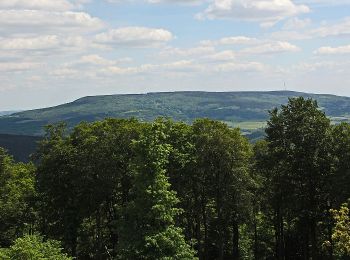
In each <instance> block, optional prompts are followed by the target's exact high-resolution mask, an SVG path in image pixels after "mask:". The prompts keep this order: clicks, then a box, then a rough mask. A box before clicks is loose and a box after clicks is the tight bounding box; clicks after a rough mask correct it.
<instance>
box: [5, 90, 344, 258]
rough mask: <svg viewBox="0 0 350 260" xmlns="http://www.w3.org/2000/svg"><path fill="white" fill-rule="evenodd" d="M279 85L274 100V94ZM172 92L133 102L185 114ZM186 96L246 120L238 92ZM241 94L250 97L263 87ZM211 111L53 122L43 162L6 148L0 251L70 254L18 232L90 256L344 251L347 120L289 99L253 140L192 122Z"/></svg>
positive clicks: (219, 125) (325, 254)
mask: <svg viewBox="0 0 350 260" xmlns="http://www.w3.org/2000/svg"><path fill="white" fill-rule="evenodd" d="M236 94H237V93H236ZM280 94H281V93H280ZM280 94H278V93H270V94H269V95H270V96H269V97H270V98H271V99H273V100H275V101H276V100H279V98H280V96H279V95H280ZM172 95H178V97H179V98H184V97H183V96H182V95H185V94H184V93H172ZM172 95H170V94H169V93H164V94H150V95H145V96H129V97H128V98H130V100H132V101H133V102H134V101H135V100H138V99H139V98H140V97H142V98H145V100H146V101H147V102H149V103H147V102H146V103H138V105H139V106H142V107H143V108H147V106H154V105H156V106H159V107H160V108H161V107H162V106H165V105H167V107H168V108H169V110H166V112H167V113H168V112H169V113H180V112H181V111H182V110H181V111H180V110H174V111H173V110H171V109H170V108H172V109H173V106H175V105H176V104H177V102H178V100H169V99H168V98H169V97H171V96H172ZM187 95H192V97H194V99H195V100H194V104H195V103H196V102H202V103H201V105H203V106H208V107H210V109H214V110H224V112H223V114H225V113H226V112H227V113H228V114H227V116H231V119H232V118H234V117H235V116H237V115H235V114H233V113H232V114H231V115H229V114H230V113H231V112H232V111H231V110H230V109H232V110H237V109H238V107H240V106H242V107H245V108H247V106H246V104H244V102H243V101H242V102H241V103H239V102H238V101H239V100H235V101H237V102H238V103H239V105H238V104H237V105H235V106H234V107H233V106H232V104H231V107H230V109H228V108H227V107H228V106H230V105H229V104H230V103H232V98H233V96H229V97H227V99H225V97H223V94H222V93H218V94H217V95H214V94H213V93H186V95H185V96H187ZM237 95H238V94H237ZM239 95H243V96H244V97H245V98H246V100H244V101H247V100H250V101H255V99H256V95H257V93H252V94H251V95H250V94H249V93H241V94H239ZM239 95H238V96H239ZM160 96H161V97H162V98H164V100H167V101H169V104H165V103H162V102H163V101H162V98H160ZM213 96H214V97H215V98H214V97H213ZM156 97H157V99H155V98H156ZM115 98H116V97H115V96H111V97H107V99H110V100H114V101H115ZM118 98H121V97H119V96H117V99H118ZM123 98H125V97H124V96H123ZM219 98H220V99H223V100H221V101H220V102H223V103H225V106H222V104H221V103H220V102H219V101H218V100H217V99H219ZM97 99H98V98H97ZM103 99H104V98H102V99H101V100H103ZM324 99H325V100H324V102H330V101H329V100H332V97H329V96H325V97H324ZM118 100H119V99H118ZM203 100H204V101H203ZM90 101H94V102H97V103H99V102H100V101H98V100H96V99H95V98H88V99H82V100H80V101H77V102H78V104H79V106H80V105H81V106H82V107H84V108H88V107H89V106H90ZM214 101H215V102H218V103H215V102H214ZM135 102H136V101H135ZM188 103H189V104H188V106H189V107H192V104H191V103H190V102H188ZM226 103H227V104H226ZM75 105H76V103H73V104H70V106H71V107H70V108H72V107H74V106H75ZM124 105H125V104H124ZM197 105H198V104H197ZM197 105H196V106H197ZM219 105H220V107H217V106H219ZM265 105H266V107H267V106H269V104H265ZM113 106H114V105H113ZM116 106H119V105H118V104H117V105H116ZM125 107H126V108H127V106H125ZM106 108H108V109H109V108H110V107H109V106H108V104H107V105H106ZM219 108H220V109H219ZM226 108H227V109H226ZM60 109H63V110H65V107H64V106H63V107H61V108H60ZM108 109H107V110H108ZM111 109H112V108H111ZM183 109H187V107H186V106H184V107H183ZM191 109H192V108H191ZM256 109H257V110H259V107H258V106H257V107H256ZM333 109H334V111H338V110H337V109H336V108H333ZM107 110H106V111H107ZM113 111H114V110H113ZM113 111H112V112H113ZM191 111H192V110H188V111H187V112H186V113H192V112H193V111H192V112H191ZM225 111H226V112H225ZM229 111H231V112H229ZM334 111H333V112H334ZM78 112H79V111H77V113H78ZM112 112H111V113H112ZM202 112H203V111H199V110H198V106H197V110H196V112H193V114H191V116H192V117H189V118H186V119H185V120H186V121H188V122H190V121H193V124H192V125H190V124H187V123H185V122H173V121H171V120H165V119H157V120H155V121H154V122H153V123H152V124H150V123H143V122H140V121H138V120H136V119H106V120H103V121H98V122H94V123H80V124H79V125H77V126H76V127H74V129H71V128H70V127H71V126H72V125H74V124H72V122H68V127H66V126H65V125H64V124H59V125H52V126H49V127H48V128H47V132H46V135H45V137H44V138H43V140H42V142H41V143H40V146H39V150H38V152H37V154H36V156H35V157H34V158H35V159H36V161H35V163H36V167H34V166H33V165H32V164H18V163H15V162H14V161H13V160H12V158H11V157H9V156H8V155H6V153H5V152H4V151H3V150H0V195H1V197H0V221H1V222H0V224H1V225H0V231H1V232H0V238H1V241H0V242H1V247H4V249H0V258H1V259H9V257H10V256H9V254H10V253H11V252H12V253H16V252H17V253H20V254H22V255H20V256H19V257H20V258H19V259H26V257H27V258H28V257H32V259H61V258H60V257H63V258H62V259H68V258H67V256H66V255H64V254H63V255H62V252H63V250H61V249H60V247H61V246H60V245H59V244H58V243H57V242H54V241H52V240H48V241H46V240H43V238H41V237H39V236H26V237H24V238H21V239H17V238H18V237H22V236H23V234H26V233H30V234H31V233H33V232H35V231H39V232H40V233H41V234H43V235H44V237H45V239H46V238H48V239H54V240H56V241H62V247H63V248H64V252H68V253H69V255H72V256H73V257H76V258H77V259H87V260H89V259H99V260H107V259H108V260H109V259H164V260H165V259H167V260H170V259H196V258H197V257H198V258H199V259H201V260H202V259H203V260H206V259H218V260H224V259H234V260H236V259H342V257H348V256H346V255H347V254H348V253H349V252H348V251H347V250H348V248H347V247H348V238H349V227H348V224H349V223H348V222H349V212H348V209H347V207H345V206H342V207H341V208H340V209H339V210H333V211H331V212H332V214H333V217H334V218H333V217H332V215H331V214H330V213H329V212H330V211H329V209H330V208H339V207H340V205H341V203H342V202H343V201H345V200H346V199H347V198H348V197H349V196H350V194H349V189H348V186H349V184H350V164H349V162H350V152H349V150H350V126H349V124H347V123H342V124H340V125H337V126H331V124H330V120H329V119H328V118H327V117H326V115H325V114H324V113H323V112H322V111H321V110H320V109H319V107H318V105H317V103H316V102H315V101H313V100H311V99H305V98H292V99H290V100H289V101H288V103H287V104H286V105H283V106H281V107H280V108H276V109H274V110H272V111H271V113H270V116H271V117H270V120H269V121H268V122H267V129H266V138H265V140H260V141H257V142H255V143H254V145H251V144H250V143H249V142H248V140H247V139H246V138H245V137H244V136H242V133H241V131H240V130H239V129H233V128H230V127H229V126H228V125H227V124H225V123H223V122H220V121H216V120H211V119H195V116H196V115H198V114H200V113H202ZM221 112H222V111H221ZM221 112H220V113H221ZM51 113H52V110H51V109H48V110H45V112H44V113H43V115H41V116H48V115H50V114H51ZM181 113H183V111H182V112H181ZM208 113H209V112H208ZM34 114H35V112H34ZM78 114H79V113H78ZM127 114H128V113H127ZM213 115H214V114H210V115H208V116H213ZM225 115H226V114H225ZM61 116H62V117H63V114H62V115H61ZM153 116H155V114H152V115H149V117H147V118H144V119H145V120H152V117H153ZM242 116H246V115H242ZM37 119H38V120H41V119H40V118H37ZM63 119H64V118H63ZM175 119H177V118H175ZM193 119H195V120H193ZM226 119H227V118H226ZM226 119H225V120H226ZM0 123H1V122H0ZM35 168H36V170H35ZM34 171H35V173H34ZM33 207H35V210H34V209H33ZM334 222H335V223H334ZM16 239H17V240H16ZM15 240H16V243H15V245H14V246H12V247H11V248H10V247H9V246H10V245H11V244H12V243H13V242H14V241H15ZM327 240H328V241H329V243H328V244H327V243H324V245H325V246H326V247H324V248H321V245H322V243H323V241H327ZM21 250H22V251H21ZM45 252H51V253H50V254H53V255H54V256H53V257H51V256H43V255H48V254H49V253H45ZM28 255H29V256H28ZM11 257H12V256H11ZM11 257H10V259H16V258H13V257H12V258H11ZM50 257H51V258H50Z"/></svg>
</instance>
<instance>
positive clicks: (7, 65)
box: [0, 62, 41, 72]
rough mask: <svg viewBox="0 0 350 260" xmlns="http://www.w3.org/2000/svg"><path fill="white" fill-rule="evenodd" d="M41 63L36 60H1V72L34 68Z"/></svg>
mask: <svg viewBox="0 0 350 260" xmlns="http://www.w3.org/2000/svg"><path fill="white" fill-rule="evenodd" d="M40 65H41V64H40V63H35V62H0V71H1V72H16V71H17V72H18V71H26V70H32V69H35V68H37V67H39V66H40Z"/></svg>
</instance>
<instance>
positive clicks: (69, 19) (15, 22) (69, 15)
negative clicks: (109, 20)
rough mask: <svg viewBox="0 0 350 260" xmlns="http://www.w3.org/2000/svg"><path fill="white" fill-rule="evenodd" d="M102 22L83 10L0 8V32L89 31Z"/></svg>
mask: <svg viewBox="0 0 350 260" xmlns="http://www.w3.org/2000/svg"><path fill="white" fill-rule="evenodd" d="M103 27H104V23H103V22H102V21H101V20H100V19H99V18H96V17H92V16H91V15H89V14H87V13H84V12H70V11H68V12H49V11H39V10H0V32H2V33H7V34H11V33H26V34H28V33H40V34H42V33H47V32H54V33H59V32H75V33H76V32H79V33H83V32H91V31H96V30H99V29H102V28H103Z"/></svg>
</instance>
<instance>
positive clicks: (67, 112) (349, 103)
mask: <svg viewBox="0 0 350 260" xmlns="http://www.w3.org/2000/svg"><path fill="white" fill-rule="evenodd" d="M295 96H304V97H311V98H314V99H316V100H317V101H318V102H319V105H320V107H321V108H322V109H323V110H324V111H325V112H326V113H327V115H328V116H331V117H333V119H334V120H337V121H341V120H347V119H348V117H350V116H349V115H350V98H348V97H339V96H333V95H316V94H305V93H298V92H291V91H273V92H167V93H148V94H139V95H109V96H92V97H84V98H81V99H78V100H76V101H74V102H71V103H68V104H63V105H60V106H56V107H50V108H44V109H37V110H31V111H24V112H19V113H15V114H12V115H9V116H3V117H0V133H10V134H28V135H40V134H42V133H43V126H45V125H47V124H49V123H55V122H59V121H65V122H67V124H68V125H69V126H70V127H71V126H74V125H76V124H77V123H79V122H81V121H88V122H91V121H95V120H100V119H104V118H106V117H118V118H130V117H136V118H139V119H141V120H145V121H151V120H153V119H154V118H156V117H159V116H166V117H171V118H173V119H174V120H177V121H179V120H181V121H185V122H192V120H194V119H195V118H202V117H209V118H212V119H216V120H221V121H225V122H227V123H229V125H231V126H240V127H241V128H242V129H254V128H255V129H256V128H259V127H262V126H263V124H264V121H265V120H266V119H267V117H268V113H267V111H268V110H270V109H272V108H274V107H277V106H280V105H281V104H285V103H286V102H287V100H288V97H295Z"/></svg>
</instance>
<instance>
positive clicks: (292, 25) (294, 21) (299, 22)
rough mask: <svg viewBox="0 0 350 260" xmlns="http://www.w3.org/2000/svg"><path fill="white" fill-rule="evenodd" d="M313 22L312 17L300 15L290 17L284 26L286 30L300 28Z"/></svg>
mask: <svg viewBox="0 0 350 260" xmlns="http://www.w3.org/2000/svg"><path fill="white" fill-rule="evenodd" d="M310 24H311V19H310V18H306V19H299V18H298V17H294V18H291V19H289V20H288V21H287V22H286V23H285V24H284V26H283V29H285V30H300V29H304V28H305V27H308V26H309V25H310Z"/></svg>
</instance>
